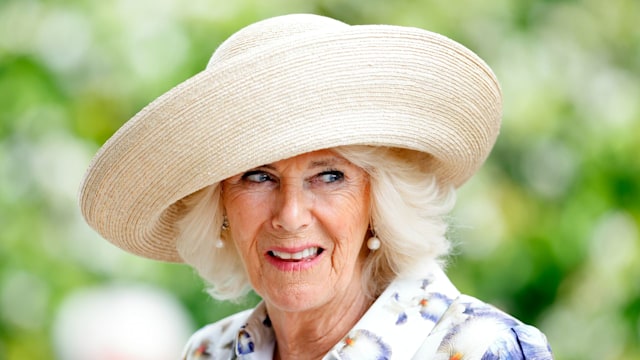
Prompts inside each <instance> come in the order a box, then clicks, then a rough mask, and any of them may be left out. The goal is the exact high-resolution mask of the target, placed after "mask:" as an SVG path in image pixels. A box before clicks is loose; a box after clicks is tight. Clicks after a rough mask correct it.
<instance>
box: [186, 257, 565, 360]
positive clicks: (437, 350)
mask: <svg viewBox="0 0 640 360" xmlns="http://www.w3.org/2000/svg"><path fill="white" fill-rule="evenodd" d="M274 348H275V335H274V332H273V328H272V327H271V321H270V320H269V316H268V314H267V312H266V307H265V305H264V303H260V304H259V305H258V306H257V307H256V308H254V309H252V310H246V311H243V312H240V313H237V314H235V315H232V316H230V317H228V318H225V319H223V320H220V321H218V322H216V323H214V324H211V325H208V326H206V327H204V328H202V329H201V330H199V331H198V332H196V333H195V334H194V335H193V336H192V337H191V339H190V341H189V343H188V344H187V347H186V349H185V352H184V356H183V359H184V360H196V359H197V360H204V359H216V360H217V359H242V360H270V359H272V358H273V351H274ZM552 358H553V356H552V354H551V349H550V347H549V344H548V343H547V340H546V338H545V336H544V335H543V334H542V333H541V332H540V331H539V330H538V329H536V328H535V327H532V326H528V325H525V324H523V323H521V322H520V321H518V320H516V319H515V318H513V317H511V316H509V315H507V314H505V313H504V312H502V311H500V310H498V309H496V308H495V307H493V306H491V305H488V304H486V303H484V302H481V301H480V300H477V299H475V298H473V297H470V296H466V295H462V294H460V292H459V291H458V290H457V289H456V288H455V287H454V286H453V285H452V284H451V282H450V281H449V279H448V278H447V277H446V275H445V274H444V273H443V272H442V270H440V269H439V268H434V269H431V270H430V271H429V272H428V274H426V275H425V276H423V277H420V278H405V279H397V280H395V281H394V282H392V283H391V284H390V285H389V286H388V287H387V289H386V290H385V291H384V292H383V293H382V295H380V297H378V299H376V301H375V302H374V303H373V305H372V306H371V307H370V308H369V309H368V310H367V312H366V313H365V314H364V315H363V317H362V318H361V319H360V320H359V321H358V322H357V323H356V325H355V326H354V327H353V328H352V329H351V330H350V331H349V332H348V333H347V335H346V336H345V337H344V338H343V339H342V340H340V342H338V343H337V344H335V346H334V347H333V348H332V349H331V350H330V351H329V352H328V353H327V354H326V355H325V356H324V358H323V360H348V359H358V360H366V359H376V360H383V359H390V360H391V359H406V360H408V359H438V360H439V359H442V360H461V359H464V360H470V359H481V360H492V359H523V360H526V359H536V360H546V359H552Z"/></svg>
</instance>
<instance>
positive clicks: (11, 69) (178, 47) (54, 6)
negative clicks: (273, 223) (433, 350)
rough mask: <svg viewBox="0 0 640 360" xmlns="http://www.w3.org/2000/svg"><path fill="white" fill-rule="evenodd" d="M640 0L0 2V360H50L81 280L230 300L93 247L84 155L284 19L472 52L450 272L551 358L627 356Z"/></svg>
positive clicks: (635, 306)
mask: <svg viewBox="0 0 640 360" xmlns="http://www.w3.org/2000/svg"><path fill="white" fill-rule="evenodd" d="M639 4H640V3H639V2H638V1H636V0H610V1H600V0H564V1H563V0H528V1H527V0H496V1H491V2H489V1H481V0H467V1H444V0H396V1H393V2H392V1H383V0H369V1H364V0H344V1H341V0H314V1H304V2H303V1H285V0H277V1H269V2H266V1H259V0H238V1H226V0H224V1H223V0H208V1H205V0H191V1H184V2H180V1H178V0H138V1H131V0H107V1H91V0H42V1H37V0H2V1H0V359H11V360H14V359H15V360H17V359H54V358H56V356H55V355H54V350H53V345H52V340H51V339H52V322H53V321H54V319H55V315H56V311H57V309H58V308H59V306H60V304H61V302H62V301H63V299H64V298H65V297H66V296H68V295H69V294H71V293H73V292H74V291H76V290H77V289H81V288H83V287H86V286H91V285H96V284H106V283H113V282H132V283H145V284H155V285H157V286H159V287H161V288H165V289H168V290H169V291H170V292H172V293H173V294H175V296H176V297H177V298H178V299H179V300H180V302H181V303H182V304H184V306H185V307H186V309H188V311H189V313H190V315H191V316H192V318H193V322H194V326H196V327H197V326H201V325H203V324H206V323H208V322H211V321H214V320H216V319H218V318H220V317H222V316H224V315H225V314H227V313H229V312H231V311H235V310H236V309H237V308H238V307H241V306H242V305H230V304H220V303H216V302H214V301H212V300H210V299H208V298H207V296H206V295H205V294H204V293H203V291H202V283H201V282H200V281H199V280H198V278H197V277H196V276H195V275H194V274H193V273H192V272H191V271H190V270H189V269H187V268H186V267H184V266H180V265H170V264H160V263H155V262H152V261H147V260H144V259H138V258H135V257H133V256H129V255H127V254H124V253H123V252H122V251H120V250H118V249H115V248H113V247H112V246H111V245H109V244H107V243H106V242H105V241H104V240H101V239H99V237H98V236H97V235H96V234H95V233H93V232H92V231H91V230H90V229H89V228H88V227H87V226H86V225H84V223H83V221H82V219H81V217H80V215H79V213H78V210H77V205H76V199H75V197H76V191H77V186H78V184H79V181H80V178H81V177H82V174H83V172H84V169H85V168H86V166H87V164H88V162H89V160H90V158H91V156H92V155H93V154H94V153H95V151H96V150H97V149H98V147H99V145H101V144H102V143H103V142H104V141H105V140H106V139H107V138H108V137H109V136H110V135H111V134H112V133H113V132H114V131H115V130H116V129H117V128H118V127H119V126H121V125H122V124H123V123H124V122H125V121H126V120H127V119H128V118H129V117H131V116H132V115H133V114H135V112H136V111H138V110H139V109H141V108H142V107H143V106H144V105H146V104H147V103H148V102H149V101H151V100H152V99H154V98H155V97H156V96H158V95H160V94H162V93H163V92H164V91H166V90H168V89H169V88H171V87H172V86H174V85H176V84H177V83H179V82H180V81H182V80H184V79H186V78H188V77H189V76H191V75H193V74H195V73H196V72H198V71H200V70H201V69H202V68H204V66H205V65H206V62H207V60H208V57H209V56H210V55H211V52H212V51H213V50H214V49H215V48H216V46H217V45H218V44H219V43H220V42H221V41H222V40H224V39H225V38H226V37H228V36H229V35H230V34H231V33H233V32H234V31H236V30H238V29H239V28H241V27H242V26H244V25H247V24H249V23H252V22H254V21H257V20H260V19H263V18H265V17H269V16H275V15H279V14H284V13H291V12H313V13H318V14H325V15H329V16H332V17H335V18H337V19H340V20H343V21H345V22H348V23H351V24H365V23H392V24H397V25H407V26H417V27H423V28H426V29H430V30H433V31H436V32H440V33H442V34H445V35H447V36H449V37H451V38H453V39H455V40H457V41H459V42H461V43H463V44H464V45H466V46H467V47H469V48H471V49H473V50H474V51H476V52H477V53H478V54H479V55H480V56H481V57H483V58H484V59H485V60H486V61H487V62H488V63H489V64H490V66H491V67H492V68H493V69H494V70H495V72H496V74H497V75H498V77H499V78H500V79H501V82H502V86H503V91H504V96H505V116H504V123H503V128H502V134H501V136H500V138H499V140H498V143H497V145H496V148H495V150H494V152H493V153H492V155H491V157H490V159H489V161H488V163H487V165H486V166H485V167H484V168H483V169H482V171H481V172H480V173H479V174H478V176H476V177H475V178H474V179H473V180H472V181H471V182H469V183H468V184H467V185H465V186H464V187H463V188H462V189H461V191H460V194H459V202H458V205H457V208H456V210H455V213H454V216H453V217H452V219H453V222H454V224H455V227H454V230H453V231H452V234H451V236H452V239H453V240H454V241H455V242H456V244H458V247H457V249H458V250H457V254H456V256H455V257H453V258H452V259H451V262H450V269H449V273H450V274H451V277H452V278H453V279H454V282H455V283H456V284H457V285H458V286H459V288H460V289H461V290H463V291H464V292H466V293H469V294H472V295H475V296H477V297H480V298H481V299H483V300H486V301H489V302H492V303H494V304H496V305H498V306H500V307H502V308H504V309H505V310H507V311H508V312H510V313H512V314H514V315H516V316H517V317H519V318H521V319H523V320H525V321H527V322H530V323H533V324H535V325H536V326H538V327H540V328H541V329H542V330H543V331H544V332H545V333H546V334H547V336H548V338H549V340H550V342H551V343H552V346H553V348H554V351H555V353H556V356H557V358H558V359H633V358H635V359H640V345H639V344H640V320H639V319H640V280H639V279H640V261H639V260H638V255H640V246H639V235H638V233H639V231H638V228H639V223H640V161H639V160H638V157H637V154H639V153H640V141H638V137H639V135H640V85H639V84H640V30H638V26H637V24H638V23H640V5H639ZM252 301H255V298H253V299H251V300H250V301H249V302H252ZM244 306H247V304H245V305H244Z"/></svg>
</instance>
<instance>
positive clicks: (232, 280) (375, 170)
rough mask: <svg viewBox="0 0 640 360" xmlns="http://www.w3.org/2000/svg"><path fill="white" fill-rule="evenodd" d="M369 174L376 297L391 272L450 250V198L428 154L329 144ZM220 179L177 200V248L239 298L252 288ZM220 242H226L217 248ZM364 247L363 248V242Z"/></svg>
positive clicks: (223, 296) (369, 268) (367, 277)
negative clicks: (227, 221)
mask: <svg viewBox="0 0 640 360" xmlns="http://www.w3.org/2000/svg"><path fill="white" fill-rule="evenodd" d="M332 150H333V151H335V152H336V153H337V154H339V155H340V156H342V157H344V158H345V159H347V160H348V161H349V162H351V163H352V164H354V165H356V166H359V167H361V168H362V169H364V170H365V172H366V173H367V174H368V175H369V181H370V184H371V201H370V204H371V220H370V227H371V230H372V232H374V233H375V235H376V236H377V237H378V239H380V242H381V243H382V246H381V247H380V249H378V250H377V251H371V252H369V256H368V257H367V259H366V261H365V264H364V268H363V284H362V286H363V291H364V292H365V294H366V295H368V296H371V297H377V296H378V295H379V294H380V293H381V292H382V291H383V290H384V289H385V288H386V287H387V285H388V284H389V283H390V282H391V281H392V280H393V279H394V278H396V277H398V276H407V275H410V274H412V273H414V272H419V270H420V269H423V268H425V267H429V266H431V265H433V264H434V263H436V262H439V263H442V261H443V257H444V256H445V255H447V254H448V253H449V249H450V243H449V241H448V240H447V239H446V236H445V235H446V232H447V228H448V226H447V222H446V219H445V217H446V215H447V214H448V213H449V212H450V211H451V209H452V207H453V205H454V203H455V191H454V189H453V188H443V187H441V186H439V184H438V182H437V181H436V179H435V178H434V177H433V176H432V175H431V174H430V172H429V169H428V168H426V167H425V165H424V164H427V163H428V161H427V160H428V159H429V157H430V155H428V154H424V153H419V152H415V151H411V150H404V149H397V148H388V147H379V146H364V145H352V146H343V147H336V148H333V149H332ZM220 200H221V199H220V184H219V183H217V184H213V185H210V186H208V187H206V188H204V189H202V190H200V191H198V192H196V193H194V194H192V195H190V196H188V197H187V198H185V199H183V200H182V202H183V205H184V206H185V213H186V215H185V216H184V217H183V218H182V219H181V220H180V223H179V235H178V239H177V244H176V246H177V249H178V253H179V254H180V256H181V257H182V259H183V260H184V261H185V263H187V264H189V265H191V266H192V267H193V268H194V269H196V271H197V272H198V273H199V275H200V276H201V277H202V278H203V279H204V280H205V281H206V282H208V283H209V284H210V287H209V289H208V291H209V294H210V295H211V296H212V297H213V298H215V299H218V300H238V299H240V298H242V297H243V296H244V295H246V294H247V293H248V292H249V291H250V290H251V284H250V283H249V277H248V275H247V274H246V271H245V269H244V266H243V265H242V262H241V260H240V256H239V254H238V251H237V249H236V247H235V245H234V242H233V241H232V239H230V236H229V232H228V231H221V226H222V221H223V217H222V214H223V208H222V201H220ZM218 240H222V241H223V242H224V243H225V246H224V247H222V248H218V247H216V242H217V241H218ZM364 246H366V241H365V244H364Z"/></svg>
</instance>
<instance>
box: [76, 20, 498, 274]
mask: <svg viewBox="0 0 640 360" xmlns="http://www.w3.org/2000/svg"><path fill="white" fill-rule="evenodd" d="M500 119H501V93H500V88H499V85H498V83H497V80H496V78H495V76H494V75H493V73H492V71H491V70H490V69H489V67H488V66H487V65H486V64H485V63H484V62H483V61H482V60H481V59H480V58H479V57H478V56H477V55H475V54H474V53H473V52H471V51H470V50H468V49H466V48H465V47H463V46H462V45H460V44H458V43H456V42H454V41H452V40H450V39H448V38H446V37H443V36H441V35H438V34H435V33H432V32H428V31H425V30H421V29H417V28H407V27H397V26H388V25H362V26H349V25H346V24H344V23H341V22H338V21H336V20H332V19H328V18H324V17H320V16H314V15H288V16H283V17H277V18H272V19H268V20H265V21H262V22H258V23H256V24H253V25H251V26H249V27H247V28H245V29H243V30H241V31H239V32H238V33H236V34H235V35H233V36H232V37H230V38H229V39H228V40H227V41H226V42H225V43H223V44H222V45H221V46H220V47H219V48H218V50H217V51H216V52H215V53H214V55H213V56H212V58H211V60H210V62H209V65H208V66H207V69H205V70H204V71H202V72H200V73H199V74H197V75H195V76H193V77H192V78H190V79H188V80H187V81H185V82H183V83H182V84H180V85H178V86H177V87H175V88H173V89H172V90H170V91H168V92H167V93H165V94H164V95H162V96H161V97H159V98H158V99H156V100H155V101H154V102H152V103H151V104H149V105H148V106H147V107H146V108H144V109H143V110H142V111H141V112H139V113H138V114H137V115H136V116H134V117H133V118H132V119H131V120H129V121H128V122H127V123H126V124H125V125H124V126H123V127H122V128H121V129H120V130H118V132H116V134H114V135H113V137H112V138H111V139H109V140H108V141H107V142H106V143H105V145H104V146H103V147H102V149H100V151H99V152H98V154H97V155H96V157H95V158H94V160H93V162H92V164H91V165H90V167H89V169H88V171H87V174H86V176H85V179H84V182H83V185H82V188H81V192H80V205H81V210H82V213H83V215H84V216H85V218H86V220H87V222H88V223H89V224H90V225H91V226H92V227H93V228H94V229H96V230H97V231H98V232H99V233H100V234H101V235H102V236H104V237H105V238H106V239H108V240H109V241H111V242H113V243H114V244H116V245H118V246H120V247H121V248H123V249H125V250H127V251H129V252H132V253H134V254H137V255H141V256H144V257H148V258H152V259H158V260H165V261H174V262H179V261H181V259H180V257H179V255H178V254H177V252H176V249H175V236H176V228H175V222H176V220H177V219H178V218H180V217H181V206H180V202H179V200H180V199H182V198H184V197H185V196H187V195H189V194H191V193H193V192H195V191H197V190H199V189H201V188H203V187H205V186H207V185H210V184H213V183H217V182H219V181H221V180H223V179H225V178H227V177H230V176H232V175H235V174H237V173H239V172H242V171H245V170H248V169H250V168H253V167H256V166H259V165H263V164H267V163H271V162H274V161H277V160H281V159H285V158H289V157H292V156H295V155H299V154H302V153H305V152H309V151H313V150H318V149H324V148H331V147H335V146H341V145H352V144H365V145H380V146H391V147H400V148H406V149H412V150H417V151H420V152H426V153H429V154H431V155H432V156H431V157H430V158H429V159H430V163H429V164H425V165H426V166H428V167H429V168H430V169H432V171H433V173H434V174H435V175H436V177H437V178H438V180H439V181H441V182H442V183H443V184H449V185H452V186H459V185H461V184H462V183H464V182H465V181H466V180H467V179H468V178H469V177H470V176H472V175H473V174H474V173H475V171H476V170H477V169H478V167H479V166H480V165H481V164H482V163H483V162H484V160H485V159H486V157H487V156H488V154H489V152H490V150H491V148H492V146H493V144H494V142H495V139H496V136H497V134H498V131H499V126H500Z"/></svg>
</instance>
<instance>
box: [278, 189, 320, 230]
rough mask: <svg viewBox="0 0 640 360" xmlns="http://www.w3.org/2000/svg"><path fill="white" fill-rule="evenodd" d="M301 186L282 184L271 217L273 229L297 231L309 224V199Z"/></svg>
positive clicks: (308, 195)
mask: <svg viewBox="0 0 640 360" xmlns="http://www.w3.org/2000/svg"><path fill="white" fill-rule="evenodd" d="M309 197H310V194H307V193H306V192H305V190H304V188H303V186H294V185H288V184H282V185H281V186H280V189H279V192H278V196H277V201H276V204H275V209H274V215H273V227H274V228H276V229H282V230H286V231H298V230H302V229H304V228H306V227H307V226H308V225H309V224H310V223H311V209H310V208H309V207H310V204H311V199H310V198H309Z"/></svg>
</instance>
